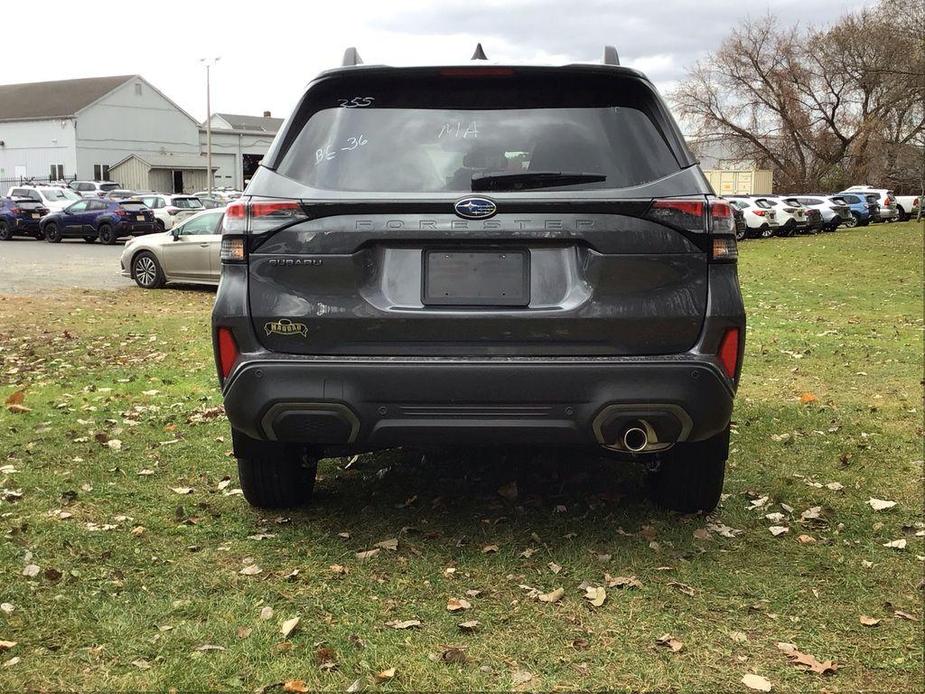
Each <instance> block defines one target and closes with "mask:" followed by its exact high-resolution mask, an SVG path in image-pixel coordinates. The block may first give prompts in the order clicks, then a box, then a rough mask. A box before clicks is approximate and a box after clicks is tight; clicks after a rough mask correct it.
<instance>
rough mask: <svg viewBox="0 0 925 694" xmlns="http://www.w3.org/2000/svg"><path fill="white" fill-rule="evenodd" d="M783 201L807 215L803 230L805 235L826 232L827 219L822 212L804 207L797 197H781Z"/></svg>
mask: <svg viewBox="0 0 925 694" xmlns="http://www.w3.org/2000/svg"><path fill="white" fill-rule="evenodd" d="M781 200H783V201H784V203H785V204H787V205H791V206H798V207H802V208H803V210H804V211H805V212H804V213H805V215H806V226H805V227H804V228H803V229H802V230H801V231H802V232H803V233H805V234H818V233H820V232H822V231H826V225H825V219H824V218H823V216H822V211H821V210H819V209H817V208H815V207H810V206H808V205H804V204H803V203H801V202H800V201H799V199H798V198H795V197H788V196H781Z"/></svg>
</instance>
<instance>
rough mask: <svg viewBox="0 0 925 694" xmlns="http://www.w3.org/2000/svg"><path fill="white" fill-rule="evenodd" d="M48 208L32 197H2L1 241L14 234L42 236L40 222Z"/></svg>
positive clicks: (0, 210)
mask: <svg viewBox="0 0 925 694" xmlns="http://www.w3.org/2000/svg"><path fill="white" fill-rule="evenodd" d="M46 214H48V208H46V207H43V206H42V203H40V202H36V201H35V200H33V199H32V198H0V241H9V240H10V239H11V238H13V237H14V236H29V237H31V238H34V239H40V240H41V238H42V230H41V228H40V226H39V225H40V223H41V220H42V217H44V216H45V215H46Z"/></svg>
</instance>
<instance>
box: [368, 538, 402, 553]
mask: <svg viewBox="0 0 925 694" xmlns="http://www.w3.org/2000/svg"><path fill="white" fill-rule="evenodd" d="M373 547H378V548H379V549H387V550H389V551H390V552H394V551H395V550H396V549H398V538H394V537H393V538H392V539H390V540H383V541H382V542H377V543H376V544H375V545H373Z"/></svg>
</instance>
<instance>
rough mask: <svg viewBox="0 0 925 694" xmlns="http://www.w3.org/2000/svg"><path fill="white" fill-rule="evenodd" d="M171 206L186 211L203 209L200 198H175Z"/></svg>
mask: <svg viewBox="0 0 925 694" xmlns="http://www.w3.org/2000/svg"><path fill="white" fill-rule="evenodd" d="M171 204H172V205H173V206H174V207H180V208H182V209H184V210H198V209H200V208H201V207H202V202H200V201H199V199H198V198H174V199H173V201H172V202H171Z"/></svg>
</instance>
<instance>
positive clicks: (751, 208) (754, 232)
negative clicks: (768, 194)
mask: <svg viewBox="0 0 925 694" xmlns="http://www.w3.org/2000/svg"><path fill="white" fill-rule="evenodd" d="M726 199H727V200H729V202H730V203H731V204H732V205H734V206H735V207H736V208H737V209H738V210H740V211H741V212H742V216H743V218H744V220H745V225H746V226H747V227H748V232H747V233H748V235H749V236H753V237H759V238H763V239H766V238H769V237H771V236H773V235H774V234H775V232H776V231H777V227H778V224H777V212H775V210H774V208H773V206H771V205H758V202H757V199H751V198H747V197H732V196H727V198H726Z"/></svg>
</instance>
